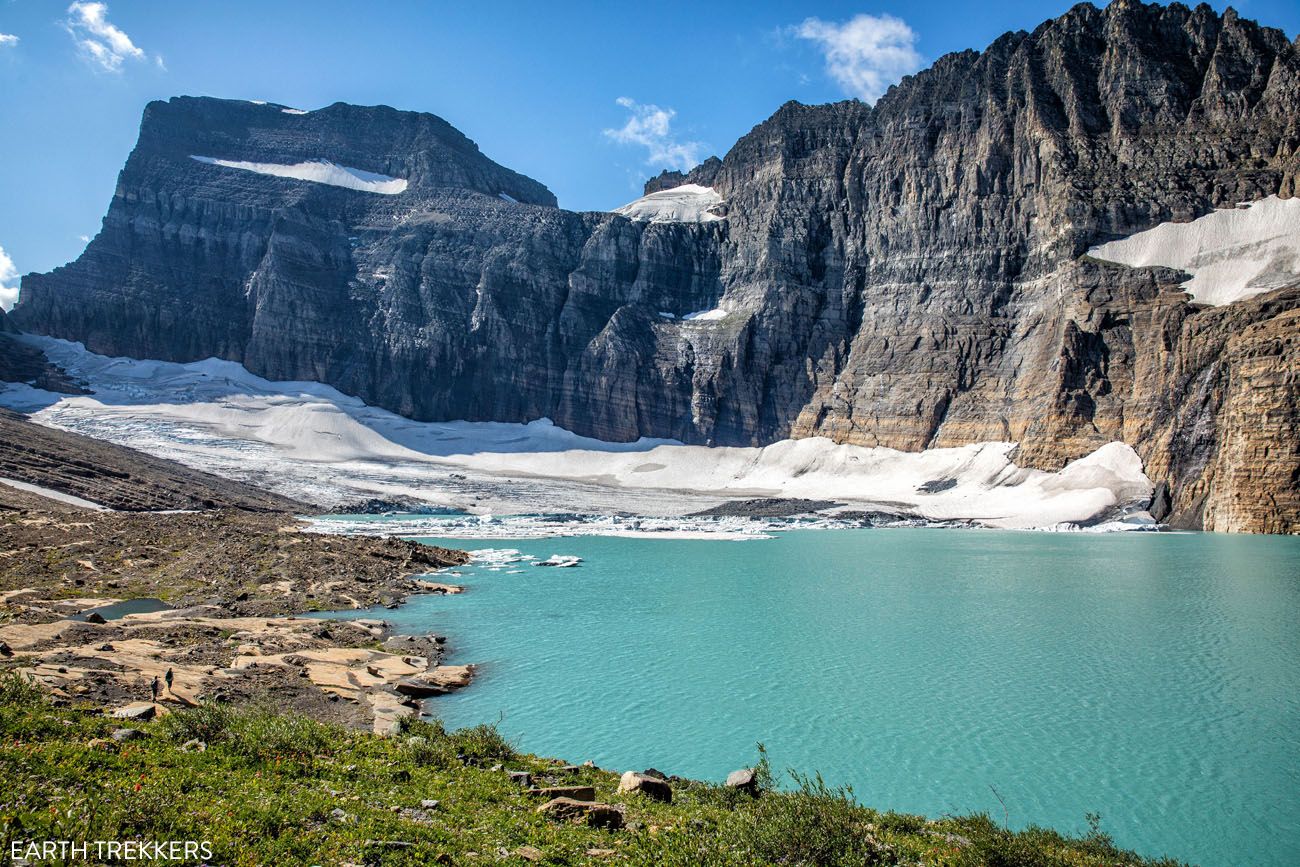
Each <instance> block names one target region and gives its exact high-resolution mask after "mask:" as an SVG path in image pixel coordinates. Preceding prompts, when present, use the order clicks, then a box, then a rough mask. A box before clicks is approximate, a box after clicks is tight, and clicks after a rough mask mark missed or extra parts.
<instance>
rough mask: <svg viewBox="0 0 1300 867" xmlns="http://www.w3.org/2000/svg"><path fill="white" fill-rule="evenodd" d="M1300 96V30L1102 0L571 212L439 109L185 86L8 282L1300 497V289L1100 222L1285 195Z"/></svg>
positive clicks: (480, 374)
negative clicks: (698, 201)
mask: <svg viewBox="0 0 1300 867" xmlns="http://www.w3.org/2000/svg"><path fill="white" fill-rule="evenodd" d="M1298 118H1300V50H1298V48H1297V45H1296V44H1293V43H1291V42H1290V41H1288V40H1287V38H1286V37H1285V36H1284V35H1283V34H1282V33H1280V32H1278V31H1275V30H1269V29H1266V28H1261V27H1259V26H1257V25H1256V24H1254V23H1252V22H1249V21H1246V20H1243V19H1240V18H1239V17H1238V16H1237V15H1236V14H1235V13H1234V12H1232V11H1231V10H1229V11H1228V12H1227V13H1225V14H1224V15H1222V16H1220V15H1218V14H1216V13H1215V12H1213V11H1212V10H1211V9H1210V8H1209V7H1207V6H1199V7H1197V8H1196V9H1188V8H1187V7H1185V6H1181V5H1172V6H1168V7H1161V6H1155V5H1151V6H1147V5H1142V4H1140V3H1136V2H1129V0H1118V2H1116V3H1113V4H1112V5H1110V6H1109V7H1107V8H1106V9H1104V10H1098V9H1096V8H1094V7H1092V6H1089V5H1081V6H1077V7H1075V8H1073V9H1072V10H1070V11H1069V12H1068V13H1066V14H1065V15H1064V16H1062V17H1061V18H1059V19H1056V20H1053V21H1049V22H1046V23H1044V24H1043V25H1041V26H1039V27H1038V28H1037V29H1035V30H1034V32H1032V33H1025V32H1020V33H1009V34H1007V35H1005V36H1003V37H1001V38H1000V39H998V40H997V41H996V42H995V43H994V44H993V45H991V46H989V47H988V49H986V50H985V51H983V52H974V51H968V52H962V53H959V54H954V55H949V56H946V57H944V58H941V59H940V60H939V61H938V62H936V63H935V64H934V66H933V67H931V68H930V69H928V70H926V71H924V72H922V73H919V74H917V75H915V76H912V77H909V78H908V79H905V80H904V81H903V82H902V83H901V84H899V85H898V86H897V87H895V88H893V89H891V90H890V92H889V93H888V94H887V95H886V96H885V97H883V98H882V99H881V100H880V101H879V103H878V104H877V105H876V106H875V107H868V106H865V105H863V104H861V103H858V102H844V103H838V104H834V105H825V106H815V107H808V106H802V105H798V104H796V103H790V104H788V105H786V106H783V107H782V108H781V109H780V110H779V111H778V112H777V113H776V114H775V115H773V116H772V117H771V118H770V119H769V120H767V121H765V122H764V123H762V124H760V125H759V126H757V127H756V128H755V129H754V130H753V131H752V132H751V133H750V134H748V135H747V136H745V137H744V138H742V139H741V140H740V141H739V142H737V144H736V145H735V146H734V147H733V148H732V149H731V151H730V152H729V153H728V154H727V155H726V156H725V158H723V159H722V161H721V162H720V163H715V162H710V163H707V164H706V165H705V166H702V167H701V168H700V169H698V170H696V171H695V172H693V173H691V174H690V175H680V176H678V174H677V173H669V174H665V175H662V176H660V177H659V178H656V179H655V180H653V181H651V182H650V184H648V185H647V192H654V191H655V190H660V189H664V188H666V187H671V186H673V185H674V184H678V183H703V184H706V185H711V186H713V187H714V188H715V189H716V190H717V191H718V192H719V193H720V194H721V196H722V197H723V200H724V209H725V214H726V218H725V219H723V220H716V221H712V222H704V223H689V224H686V223H636V222H632V221H629V220H627V219H625V218H623V217H620V216H616V215H612V214H594V213H587V214H578V213H571V212H567V211H562V210H559V209H557V208H556V207H554V199H553V198H552V197H551V196H550V194H549V192H547V191H546V190H545V188H543V187H541V186H540V185H539V184H536V183H535V182H533V181H530V180H528V179H526V178H522V177H521V176H519V175H516V174H514V173H512V172H509V171H507V170H505V169H503V168H501V167H499V166H497V165H495V164H494V163H492V162H491V161H489V160H487V159H486V158H485V157H483V156H482V155H481V154H480V153H479V152H478V150H477V149H476V148H475V147H474V146H473V144H472V143H470V142H469V141H468V140H466V139H464V137H463V136H461V135H460V134H459V133H457V132H456V131H455V130H453V129H451V127H449V126H448V125H447V124H445V123H444V122H443V121H441V120H439V119H437V118H434V117H431V116H429V115H418V114H409V113H402V112H396V111H392V110H391V109H386V108H377V109H367V108H357V107H353V106H344V105H335V106H331V107H329V108H327V109H322V110H320V111H315V112H311V113H309V114H289V113H285V112H284V111H283V110H282V109H281V108H279V107H277V106H264V105H253V104H249V103H237V102H227V101H219V100H210V99H173V100H171V101H170V102H167V103H153V104H151V105H150V106H149V107H148V109H147V110H146V112H145V118H144V122H143V125H142V129H141V136H140V142H139V144H138V145H137V148H136V150H135V152H134V153H133V154H132V156H131V158H130V160H129V161H128V163H127V165H126V167H125V168H124V170H123V172H122V175H121V178H120V180H119V184H118V189H117V192H116V195H115V196H114V199H113V202H112V205H111V206H110V209H109V213H108V216H107V217H106V218H105V221H104V227H103V230H102V231H101V232H100V234H99V236H97V237H96V239H95V240H94V241H93V242H92V243H91V245H90V246H89V248H88V249H87V251H86V253H85V254H84V255H83V256H82V257H81V258H80V259H78V260H77V261H76V262H74V263H72V264H70V265H68V266H66V267H64V268H60V269H57V270H55V271H54V272H52V273H50V274H44V275H30V276H28V277H26V278H25V279H24V281H23V285H22V301H21V303H20V305H19V307H18V308H17V310H16V311H15V314H14V316H15V319H16V320H17V322H18V324H19V325H20V326H22V327H24V328H26V329H29V330H34V331H40V332H44V333H48V334H53V335H55V336H61V337H68V338H72V339H78V340H84V341H85V342H86V344H87V346H88V347H89V348H90V349H92V350H95V351H98V352H105V353H115V354H128V355H134V356H144V357H161V358H166V359H171V360H193V359H197V358H202V357H206V356H209V355H217V356H221V357H223V358H228V359H232V360H236V361H240V362H243V363H244V364H245V365H247V366H248V367H249V368H250V369H251V370H253V371H255V372H256V373H259V374H261V375H264V376H267V377H270V378H275V379H302V378H307V379H318V380H322V381H325V382H328V383H330V384H332V385H335V386H337V387H339V388H340V389H342V390H344V391H347V392H351V393H354V394H357V395H359V396H361V397H363V398H365V399H366V400H368V401H370V402H373V403H377V404H380V405H383V406H385V407H388V408H390V409H393V410H396V411H398V412H401V413H404V414H407V415H410V416H412V417H416V418H421V419H447V418H464V419H471V420H501V421H518V420H525V419H532V418H536V417H539V416H550V417H551V418H553V419H554V420H555V421H556V423H557V424H560V425H562V426H564V427H567V428H570V429H572V430H575V431H578V432H580V433H583V434H589V435H594V436H598V437H602V438H606V439H617V440H622V439H630V438H635V437H637V436H641V435H647V436H665V437H676V438H678V439H682V440H685V441H687V442H701V443H714V444H744V445H749V444H761V443H765V442H770V441H772V440H775V439H779V438H783V437H788V436H812V435H823V436H829V437H832V438H834V439H836V440H839V441H842V442H851V443H857V444H866V445H885V446H891V447H894V448H900V449H909V450H914V449H922V448H926V447H930V446H944V445H955V444H960V443H967V442H972V441H980V440H990V439H997V440H1016V441H1019V442H1020V443H1021V452H1020V460H1021V461H1022V462H1024V463H1027V464H1032V465H1035V466H1042V467H1055V466H1059V465H1061V464H1063V463H1064V462H1066V461H1068V460H1070V459H1073V458H1075V457H1078V456H1080V455H1082V454H1085V453H1087V452H1089V451H1091V450H1092V449H1094V448H1096V447H1097V446H1099V445H1101V444H1103V443H1105V442H1107V441H1110V440H1114V439H1122V440H1124V441H1126V442H1129V443H1131V444H1133V445H1134V447H1135V448H1137V449H1138V451H1139V453H1140V454H1141V455H1142V457H1143V459H1144V461H1145V462H1146V465H1147V467H1148V474H1149V475H1150V476H1151V477H1152V478H1153V479H1154V480H1156V481H1160V482H1165V483H1167V485H1168V487H1169V489H1170V493H1171V507H1172V519H1173V520H1174V521H1175V522H1178V523H1181V524H1185V525H1189V526H1200V525H1202V524H1203V525H1204V526H1206V527H1207V528H1210V529H1225V530H1247V531H1278V532H1291V531H1296V530H1297V529H1300V495H1298V494H1297V491H1298V485H1300V482H1297V476H1298V475H1300V464H1298V463H1297V443H1298V442H1300V432H1298V427H1300V411H1297V410H1296V406H1297V403H1296V397H1297V394H1296V390H1297V384H1296V379H1297V374H1296V371H1297V369H1298V368H1297V349H1296V342H1295V337H1294V334H1295V325H1296V317H1297V315H1300V314H1297V313H1296V309H1297V308H1300V287H1291V288H1287V287H1283V288H1281V289H1278V290H1276V291H1274V292H1271V293H1268V294H1266V295H1262V296H1259V297H1257V298H1255V299H1251V300H1248V301H1242V302H1237V303H1235V304H1230V305H1227V306H1224V307H1218V308H1208V309H1207V308H1203V307H1202V306H1198V305H1194V304H1192V303H1190V301H1189V299H1188V297H1187V296H1186V295H1185V294H1184V293H1183V292H1181V291H1180V290H1179V289H1178V288H1177V287H1178V284H1179V283H1180V282H1181V281H1182V279H1183V276H1182V275H1180V274H1178V273H1176V272H1172V271H1168V270H1167V269H1160V268H1144V269H1130V268H1126V267H1123V266H1119V265H1113V264H1108V263H1104V262H1099V261H1096V260H1092V259H1090V258H1088V257H1087V256H1086V255H1085V252H1086V251H1087V250H1088V249H1089V248H1090V247H1091V246H1093V245H1095V244H1097V243H1099V242H1103V241H1107V240H1110V239H1113V238H1117V237H1121V236H1125V235H1128V234H1131V233H1134V232H1137V231H1140V230H1143V229H1147V228H1149V227H1151V226H1154V225H1157V224H1159V223H1162V222H1166V221H1171V220H1177V221H1186V220H1190V219H1193V218H1195V217H1198V216H1200V215H1203V214H1205V213H1207V212H1209V211H1211V210H1212V209H1214V208H1219V207H1230V206H1232V205H1233V204H1234V203H1237V202H1243V201H1251V200H1255V199H1259V198H1262V197H1265V196H1270V195H1275V194H1276V195H1280V196H1282V197H1291V196H1293V195H1295V194H1296V193H1297V178H1298V176H1300V156H1298V154H1297V148H1298V147H1300V120H1298ZM194 155H199V156H205V157H210V158H215V159H219V160H228V161H239V162H244V163H258V164H260V163H270V164H278V165H290V164H295V163H300V162H302V161H306V160H328V161H330V162H331V163H335V164H337V165H341V166H348V167H351V168H353V169H360V170H363V171H364V172H371V173H377V174H380V175H384V176H387V177H390V178H400V179H406V180H407V182H408V185H407V187H406V189H405V190H404V191H403V192H400V193H399V194H396V195H384V194H378V193H375V192H369V191H365V190H357V189H343V188H339V187H335V186H329V185H325V184H319V183H310V182H304V181H301V180H294V179H290V178H280V177H273V176H268V175H265V174H260V173H258V172H255V171H248V170H243V169H240V168H230V167H226V166H221V165H214V164H211V163H204V162H199V161H196V160H193V159H191V156H194ZM503 194H504V195H503ZM704 310H712V311H713V313H712V314H711V315H709V316H706V317H699V318H693V319H683V318H681V317H682V316H683V315H685V314H689V313H693V312H697V311H704ZM663 313H669V314H673V317H674V318H667V317H666V316H664V315H662V314H663Z"/></svg>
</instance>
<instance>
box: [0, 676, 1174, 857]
mask: <svg viewBox="0 0 1300 867" xmlns="http://www.w3.org/2000/svg"><path fill="white" fill-rule="evenodd" d="M121 726H122V723H120V722H119V721H115V720H111V719H107V718H105V717H104V716H102V715H101V714H99V713H96V712H94V711H92V710H90V709H77V708H56V707H54V706H52V705H51V704H49V703H47V702H46V701H45V699H44V698H43V697H42V695H41V693H40V691H39V690H38V689H36V688H35V687H33V686H31V685H30V684H27V683H26V682H24V681H22V680H21V679H19V678H18V677H17V676H16V675H4V676H0V780H3V781H4V785H3V787H0V830H3V834H4V840H3V841H0V842H4V843H5V851H6V852H7V851H8V841H9V840H13V839H18V840H47V839H48V840H62V839H70V840H114V839H129V838H137V839H143V840H206V841H210V842H211V844H212V849H213V857H212V859H211V861H212V862H213V863H219V864H248V865H254V864H259V865H260V864H277V865H291V864H322V865H324V864H343V863H352V864H358V865H362V864H364V865H402V864H409V865H415V864H438V863H444V864H445V863H450V864H474V863H482V864H488V863H493V864H495V863H515V864H522V863H525V862H524V860H523V859H522V858H521V857H519V856H518V855H516V854H515V851H516V850H517V849H518V848H519V847H521V846H532V847H535V848H536V849H538V850H540V851H541V852H542V853H543V861H542V862H541V863H546V864H587V863H591V864H609V863H621V864H665V865H721V867H726V865H736V867H741V865H746V867H747V865H763V864H773V865H777V864H780V865H796V864H806V865H874V864H927V865H951V867H968V865H995V867H1003V865H1006V867H1022V865H1023V867H1030V865H1052V867H1055V865H1062V867H1066V865H1069V867H1093V865H1095V867H1101V865H1147V864H1171V863H1172V862H1154V861H1144V860H1143V859H1141V858H1138V857H1137V856H1135V855H1133V854H1131V853H1127V852H1122V851H1120V850H1118V849H1116V848H1115V847H1114V846H1113V844H1112V843H1111V841H1110V840H1109V838H1107V837H1106V836H1105V834H1103V833H1102V832H1101V831H1100V829H1099V827H1098V825H1097V822H1096V819H1095V817H1090V822H1091V826H1092V830H1091V831H1090V832H1089V833H1088V834H1087V835H1086V836H1084V837H1081V838H1069V837H1065V836H1062V835H1059V834H1057V833H1055V832H1053V831H1049V830H1044V829H1038V828H1030V829H1027V830H1023V831H1019V832H1011V831H1007V830H1005V829H1003V828H1002V826H1001V825H1000V824H999V823H998V822H996V821H994V820H992V819H990V818H989V817H988V816H984V815H976V816H964V817H950V818H943V819H939V820H937V821H931V820H927V819H925V818H922V817H920V816H910V815H903V814H897V813H881V812H877V811H875V810H872V809H869V808H867V807H863V806H861V805H859V804H857V803H856V802H855V801H854V799H853V797H852V793H851V791H849V790H846V789H836V788H832V787H829V786H827V785H826V784H825V783H824V782H822V780H821V779H820V778H818V777H815V776H814V777H811V778H809V777H802V776H798V775H795V776H794V777H793V785H792V786H791V787H788V788H785V789H782V790H777V789H776V788H775V787H774V779H773V775H772V773H771V770H770V766H769V764H768V761H767V757H766V754H765V753H763V752H762V750H761V747H760V755H759V768H760V781H761V783H762V788H763V791H762V794H761V795H760V796H759V797H756V798H755V797H751V796H749V795H746V794H743V793H740V792H737V791H734V790H731V789H727V788H725V787H722V786H716V785H710V784H705V783H699V782H681V783H674V784H673V788H674V792H673V803H672V804H660V803H656V802H653V801H649V800H646V799H644V798H643V797H642V796H639V795H617V794H615V788H616V786H617V783H618V777H617V775H616V774H614V773H610V772H606V771H601V770H598V769H594V768H582V769H579V770H577V771H573V772H567V773H565V774H563V775H562V774H561V772H560V771H559V769H558V767H557V764H556V763H555V762H553V761H551V760H546V759H540V758H537V757H534V756H527V755H520V754H518V753H517V752H516V751H515V749H514V748H513V746H512V745H511V744H510V743H508V742H507V741H506V740H504V739H503V738H502V737H501V735H500V734H499V733H498V732H497V731H496V729H495V728H493V727H491V726H479V727H476V728H471V729H463V730H460V731H454V732H448V731H446V730H445V729H444V728H443V726H442V725H441V724H440V723H437V722H421V721H409V722H408V723H407V724H406V725H405V726H404V731H403V732H402V733H401V734H399V735H396V736H393V737H389V738H380V737H376V736H373V735H369V734H364V733H360V732H355V731H349V730H346V729H343V728H340V727H337V726H329V725H323V724H320V723H317V722H313V721H311V720H307V719H303V718H300V717H290V716H285V715H281V714H278V713H276V712H274V711H273V710H270V709H265V708H253V709H240V710H234V709H231V708H227V707H222V706H217V705H208V706H204V707H201V708H198V709H196V710H192V711H188V712H184V713H178V714H172V715H169V716H167V717H164V718H163V719H160V720H158V721H155V722H151V723H146V724H138V725H135V726H133V727H136V728H139V729H141V730H142V731H144V732H145V733H146V734H147V737H145V738H142V739H139V740H133V741H128V742H125V743H122V744H120V745H118V744H113V745H112V746H105V745H103V744H94V745H92V741H95V740H96V739H101V738H107V737H108V736H109V734H110V733H111V732H112V731H113V730H114V729H116V728H119V727H121ZM192 740H201V741H203V742H204V743H205V744H206V745H207V748H206V750H204V751H201V752H200V751H196V750H193V749H190V750H188V751H187V750H183V749H181V747H182V745H183V744H185V743H186V742H188V741H192ZM498 766H501V767H504V769H507V770H526V771H530V772H532V773H533V774H534V775H535V777H538V778H544V775H547V774H549V775H551V776H550V779H552V780H553V781H554V782H555V783H557V784H564V785H577V784H585V785H592V786H595V787H596V790H597V792H598V798H599V799H601V800H604V801H606V802H609V803H616V804H623V805H624V806H625V809H626V818H627V821H628V827H627V828H625V829H623V830H619V831H608V830H601V829H595V828H589V827H586V826H583V825H567V824H565V825H561V824H555V823H553V822H550V821H548V820H547V819H545V818H543V817H542V816H540V815H538V814H537V813H536V807H537V806H538V805H539V803H540V802H539V801H538V800H536V799H534V798H531V797H529V796H527V795H525V794H524V793H523V792H522V791H521V789H520V787H519V786H517V785H516V784H514V783H512V782H511V781H510V779H509V778H508V776H507V775H506V774H505V773H504V772H503V770H500V769H497V768H498ZM540 781H541V782H545V779H541V780H540ZM425 799H434V800H437V801H438V802H439V804H438V806H437V807H436V808H433V809H422V808H421V806H420V803H421V801H422V800H425ZM394 841H396V842H401V843H408V844H411V845H409V846H405V847H397V846H394V845H392V843H393V842H394ZM589 849H606V850H613V851H614V852H615V854H614V855H613V856H607V857H601V856H591V855H588V854H586V853H587V851H588V850H589ZM502 852H505V853H506V854H505V855H504V856H503V855H501V854H500V853H502ZM439 859H441V860H439ZM172 863H175V862H172Z"/></svg>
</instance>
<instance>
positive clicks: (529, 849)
mask: <svg viewBox="0 0 1300 867" xmlns="http://www.w3.org/2000/svg"><path fill="white" fill-rule="evenodd" d="M515 854H516V855H518V856H519V857H520V858H523V859H524V860H525V861H541V860H542V859H543V858H545V857H546V854H545V853H544V852H542V850H541V849H538V848H537V847H536V846H520V847H519V848H518V849H516V850H515Z"/></svg>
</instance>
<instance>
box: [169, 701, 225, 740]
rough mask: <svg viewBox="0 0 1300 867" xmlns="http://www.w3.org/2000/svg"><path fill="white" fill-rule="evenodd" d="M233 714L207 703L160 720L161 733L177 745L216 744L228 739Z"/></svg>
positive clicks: (221, 706) (223, 707) (216, 705)
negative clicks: (186, 743)
mask: <svg viewBox="0 0 1300 867" xmlns="http://www.w3.org/2000/svg"><path fill="white" fill-rule="evenodd" d="M234 720H235V713H234V711H232V710H231V709H230V708H229V707H226V706H225V705H220V704H213V703H212V702H208V703H206V704H202V705H200V706H198V707H196V708H191V709H190V710H186V711H183V712H181V713H171V714H168V715H167V716H165V717H163V718H162V722H161V723H159V728H160V730H161V731H162V733H163V734H164V735H165V736H167V737H169V738H171V739H172V740H173V741H176V742H177V743H181V744H183V743H185V742H186V741H191V740H200V741H203V742H204V743H205V744H217V743H220V742H222V741H224V740H227V739H228V738H229V737H230V730H231V726H232V724H233V723H234Z"/></svg>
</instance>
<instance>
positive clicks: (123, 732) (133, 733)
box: [109, 729, 148, 744]
mask: <svg viewBox="0 0 1300 867" xmlns="http://www.w3.org/2000/svg"><path fill="white" fill-rule="evenodd" d="M109 737H111V738H112V739H113V740H115V741H117V742H118V743H119V744H120V743H125V742H126V741H138V740H140V739H141V738H145V737H148V735H146V734H145V733H144V732H142V731H140V730H139V729H116V730H115V731H114V732H113V733H112V734H111V735H109Z"/></svg>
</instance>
